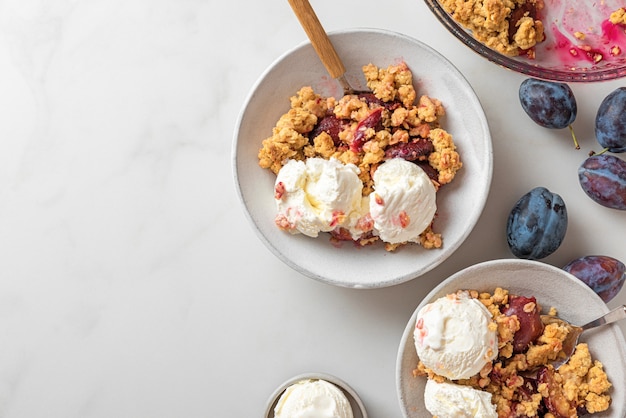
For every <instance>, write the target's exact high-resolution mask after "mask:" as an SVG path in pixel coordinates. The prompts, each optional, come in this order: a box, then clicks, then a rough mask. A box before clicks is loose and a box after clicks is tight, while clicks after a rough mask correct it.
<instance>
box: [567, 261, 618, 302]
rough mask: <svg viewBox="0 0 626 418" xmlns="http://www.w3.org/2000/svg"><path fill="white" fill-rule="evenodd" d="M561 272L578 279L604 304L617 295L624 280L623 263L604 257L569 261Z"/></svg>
mask: <svg viewBox="0 0 626 418" xmlns="http://www.w3.org/2000/svg"><path fill="white" fill-rule="evenodd" d="M563 270H565V271H567V272H568V273H571V274H573V275H574V276H576V277H578V278H579V279H580V280H581V281H582V282H583V283H585V284H586V285H587V286H589V287H590V288H591V289H593V291H594V292H596V293H597V294H598V296H600V297H601V298H602V300H603V301H605V302H608V301H610V300H611V299H613V298H614V297H615V296H616V295H617V294H618V293H619V291H620V290H621V289H622V286H623V285H624V280H625V279H626V274H624V273H625V272H626V266H625V265H624V263H622V262H621V261H619V260H617V259H615V258H613V257H608V256H604V255H588V256H584V257H580V258H577V259H575V260H572V261H570V262H569V263H568V264H567V265H566V266H565V267H563Z"/></svg>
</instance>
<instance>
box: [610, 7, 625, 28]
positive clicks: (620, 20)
mask: <svg viewBox="0 0 626 418" xmlns="http://www.w3.org/2000/svg"><path fill="white" fill-rule="evenodd" d="M609 21H610V22H611V23H613V24H614V25H626V8H624V7H622V8H619V9H617V10H616V11H614V12H613V13H611V16H610V17H609Z"/></svg>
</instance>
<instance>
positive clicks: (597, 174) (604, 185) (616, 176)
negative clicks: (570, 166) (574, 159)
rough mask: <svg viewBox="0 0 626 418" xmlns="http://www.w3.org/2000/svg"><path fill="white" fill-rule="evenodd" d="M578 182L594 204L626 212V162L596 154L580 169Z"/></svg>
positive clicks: (584, 162) (610, 156)
mask: <svg viewBox="0 0 626 418" xmlns="http://www.w3.org/2000/svg"><path fill="white" fill-rule="evenodd" d="M578 180H579V182H580V186H581V187H582V189H583V190H584V192H585V193H586V194H587V196H589V197H590V198H591V199H592V200H593V201H594V202H596V203H598V204H600V205H602V206H606V207H607V208H611V209H618V210H626V161H624V160H622V159H621V158H618V157H616V156H614V155H611V154H596V155H592V156H591V157H589V158H587V159H586V160H585V161H583V163H582V164H581V165H580V167H579V168H578Z"/></svg>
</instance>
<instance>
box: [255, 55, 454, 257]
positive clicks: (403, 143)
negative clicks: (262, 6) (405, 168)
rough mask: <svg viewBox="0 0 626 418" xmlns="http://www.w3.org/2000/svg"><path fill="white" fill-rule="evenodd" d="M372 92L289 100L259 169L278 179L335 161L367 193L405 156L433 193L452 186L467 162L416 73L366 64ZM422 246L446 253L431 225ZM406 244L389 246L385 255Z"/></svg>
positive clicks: (366, 238)
mask: <svg viewBox="0 0 626 418" xmlns="http://www.w3.org/2000/svg"><path fill="white" fill-rule="evenodd" d="M362 71H363V74H364V76H365V80H366V82H367V87H368V88H369V89H370V90H371V93H369V92H363V93H359V94H351V95H345V96H343V97H341V98H339V99H336V98H334V97H322V96H321V95H319V94H317V93H316V92H315V91H314V90H313V89H312V88H311V87H310V86H304V87H302V88H300V90H298V91H297V93H296V94H295V96H293V97H291V98H290V105H291V106H290V109H289V110H288V111H287V112H286V113H285V114H283V115H282V116H281V117H280V118H279V120H278V121H277V123H276V125H275V126H274V128H273V129H272V135H271V136H270V137H268V138H266V139H265V140H263V142H262V147H261V148H260V150H259V153H258V159H259V165H260V166H261V167H262V168H264V169H269V170H271V171H272V172H273V173H275V174H278V172H279V171H280V170H281V168H282V167H283V166H284V165H285V164H286V163H287V162H288V161H289V160H298V161H303V160H306V159H309V158H323V159H326V160H330V159H336V160H338V161H340V162H341V163H343V164H354V165H356V166H357V167H358V169H359V173H358V176H359V179H360V180H361V181H362V183H363V192H362V193H363V196H369V195H370V194H371V193H372V191H373V186H374V181H373V175H374V172H375V171H376V170H377V168H378V166H379V165H380V164H382V163H383V162H384V161H385V160H388V159H392V158H398V157H399V158H403V159H405V160H408V161H412V162H414V163H416V164H417V165H419V166H420V167H421V168H422V169H423V170H424V171H425V172H426V174H427V175H428V176H429V178H430V179H431V181H432V183H433V185H434V186H435V189H437V190H438V189H439V188H440V187H441V186H442V185H445V184H447V183H450V182H451V181H452V180H453V179H454V177H455V176H456V173H457V171H458V170H459V169H461V167H462V166H463V163H462V162H461V159H460V156H459V153H458V152H457V150H456V145H455V143H454V140H453V138H452V136H451V135H450V134H449V133H448V132H446V131H445V130H444V129H443V128H442V127H441V126H440V120H441V118H442V117H443V116H444V115H445V109H444V106H443V105H442V103H441V102H440V101H439V100H438V99H436V98H432V97H429V96H427V95H425V94H421V95H419V96H418V93H417V92H416V90H415V87H414V86H413V75H412V73H411V71H410V69H409V68H408V66H407V65H406V63H404V62H401V63H399V64H396V65H390V66H389V67H387V68H378V67H377V66H375V65H373V64H368V65H365V66H363V68H362ZM331 235H332V239H334V240H338V241H339V240H348V239H353V238H352V237H350V234H347V233H345V231H332V232H331ZM378 240H379V238H378V237H377V236H374V235H372V234H369V235H368V234H364V235H363V236H362V237H361V238H360V239H358V240H356V241H357V243H358V244H359V245H369V244H372V243H374V242H376V241H378ZM419 241H420V244H421V246H423V247H424V248H426V249H432V248H441V246H442V245H443V239H442V237H441V234H439V233H436V232H434V231H433V229H432V223H431V225H430V226H428V227H427V228H426V230H425V231H424V232H422V233H421V234H420V237H419ZM402 245H404V243H401V244H397V243H395V244H390V243H385V249H386V250H387V251H394V250H396V249H397V248H399V247H400V246H402Z"/></svg>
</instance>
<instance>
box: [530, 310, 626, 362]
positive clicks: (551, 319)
mask: <svg viewBox="0 0 626 418" xmlns="http://www.w3.org/2000/svg"><path fill="white" fill-rule="evenodd" d="M624 318H626V305H622V306H620V307H619V308H616V309H613V310H612V311H611V312H609V313H607V314H604V315H602V316H601V317H599V318H597V319H595V320H593V321H591V322H589V323H587V324H585V325H583V326H577V325H573V324H570V323H569V322H567V321H565V320H564V319H561V318H558V317H556V316H552V315H541V322H543V324H544V325H548V324H560V325H562V326H564V327H566V328H567V329H568V333H567V337H566V338H565V341H563V348H562V349H561V353H560V355H559V356H558V357H557V358H556V359H555V360H553V361H552V362H551V364H552V366H553V367H554V369H555V370H557V369H558V368H559V367H561V366H562V365H563V364H565V363H567V362H568V361H569V359H570V357H571V356H572V354H573V353H574V350H575V349H576V345H578V340H579V339H580V335H581V334H582V333H583V332H584V331H586V330H588V329H592V328H596V327H599V326H601V325H606V324H610V323H613V322H615V321H619V320H622V319H624Z"/></svg>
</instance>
